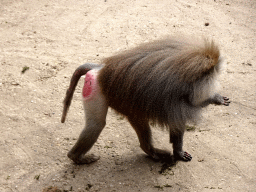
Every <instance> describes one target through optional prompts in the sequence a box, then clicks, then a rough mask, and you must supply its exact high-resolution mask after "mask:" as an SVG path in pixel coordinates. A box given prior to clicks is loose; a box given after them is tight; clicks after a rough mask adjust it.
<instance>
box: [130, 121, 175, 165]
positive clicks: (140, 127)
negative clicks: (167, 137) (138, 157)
mask: <svg viewBox="0 0 256 192" xmlns="http://www.w3.org/2000/svg"><path fill="white" fill-rule="evenodd" d="M128 120H129V122H130V124H131V125H132V127H133V128H134V130H135V131H136V133H137V135H138V138H139V141H140V147H141V149H142V150H143V151H144V152H145V153H147V154H148V155H149V156H151V157H152V158H153V159H156V160H160V159H161V160H168V159H170V158H171V156H170V152H168V151H165V150H162V149H157V148H154V147H153V145H152V136H151V130H150V126H149V124H148V122H147V121H146V120H144V119H139V118H134V117H128Z"/></svg>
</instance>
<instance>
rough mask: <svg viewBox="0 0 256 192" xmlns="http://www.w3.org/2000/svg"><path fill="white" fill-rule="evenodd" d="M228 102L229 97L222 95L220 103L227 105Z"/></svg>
mask: <svg viewBox="0 0 256 192" xmlns="http://www.w3.org/2000/svg"><path fill="white" fill-rule="evenodd" d="M229 103H230V101H229V98H228V97H223V101H222V105H225V106H229Z"/></svg>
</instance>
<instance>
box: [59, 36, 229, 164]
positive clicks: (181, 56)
mask: <svg viewBox="0 0 256 192" xmlns="http://www.w3.org/2000/svg"><path fill="white" fill-rule="evenodd" d="M102 63H103V65H97V64H90V63H86V64H84V65H81V66H80V67H78V68H77V69H76V71H75V72H74V74H73V76H72V79H71V81H70V86H69V89H68V90H67V92H66V97H65V99H64V109H63V115H62V120H61V122H62V123H63V122H65V118H66V114H67V111H68V108H69V106H70V104H71V100H72V96H73V93H74V90H75V87H76V85H77V82H78V80H79V79H80V77H81V76H82V75H85V74H86V77H85V84H84V87H83V103H84V109H85V113H86V123H85V128H84V129H83V131H82V133H81V134H80V136H79V138H78V140H77V142H76V144H75V145H74V147H73V148H72V149H71V150H70V151H69V153H68V157H69V158H70V159H72V160H73V161H74V162H75V163H77V164H84V163H91V162H94V161H96V160H98V159H99V157H97V156H94V155H85V154H86V153H87V152H88V151H89V150H90V149H91V147H92V146H93V144H94V143H95V142H96V140H97V138H98V137H99V135H100V133H101V131H102V129H103V128H104V126H105V124H106V115H107V110H108V107H111V108H113V109H114V110H115V111H116V112H117V113H119V114H122V115H123V116H125V117H126V118H127V119H128V121H129V122H130V124H131V125H132V127H133V128H134V130H135V132H136V133H137V135H138V138H139V141H140V147H141V148H142V150H143V151H144V152H145V153H146V154H148V155H149V156H151V157H152V158H153V159H159V160H168V159H169V158H170V157H174V158H175V160H183V161H190V160H191V159H192V157H191V155H190V154H188V153H187V152H185V151H183V149H182V146H183V134H184V131H185V125H186V123H187V122H195V121H196V120H197V119H198V118H197V117H198V116H199V114H200V111H201V109H202V108H203V107H205V106H207V105H209V104H216V105H226V106H228V105H229V103H230V102H229V99H228V98H227V97H223V96H221V95H219V94H218V93H216V76H217V74H218V73H219V72H220V69H221V65H222V63H223V62H222V61H221V57H220V52H219V48H218V46H217V45H216V44H215V43H214V42H213V41H209V40H206V39H200V40H195V39H193V38H184V37H179V38H178V37H167V38H164V39H160V40H156V41H153V42H150V43H144V44H142V45H139V46H138V47H135V48H133V49H131V50H127V51H123V52H121V53H119V54H117V55H114V56H111V57H108V58H105V59H103V61H102ZM149 122H150V123H152V124H154V125H156V124H157V125H159V126H161V127H164V128H167V129H168V131H169V135H170V143H172V145H173V155H171V153H170V152H169V151H165V150H161V149H157V148H154V147H153V145H152V137H151V129H150V126H149Z"/></svg>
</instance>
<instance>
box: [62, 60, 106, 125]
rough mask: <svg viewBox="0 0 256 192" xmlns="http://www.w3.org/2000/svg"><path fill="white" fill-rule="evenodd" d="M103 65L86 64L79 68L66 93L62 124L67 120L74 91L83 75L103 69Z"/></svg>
mask: <svg viewBox="0 0 256 192" xmlns="http://www.w3.org/2000/svg"><path fill="white" fill-rule="evenodd" d="M101 67H102V65H98V64H92V63H85V64H83V65H81V66H79V67H78V68H77V69H76V70H75V72H74V73H73V76H72V78H71V80H70V85H69V88H68V90H67V92H66V97H65V99H64V101H63V104H64V107H63V112H62V117H61V123H64V122H65V120H66V115H67V112H68V109H69V106H70V104H71V100H72V98H73V94H74V91H75V89H76V85H77V83H78V81H79V79H80V77H81V76H82V75H85V74H86V73H87V72H88V71H90V70H92V69H96V68H101Z"/></svg>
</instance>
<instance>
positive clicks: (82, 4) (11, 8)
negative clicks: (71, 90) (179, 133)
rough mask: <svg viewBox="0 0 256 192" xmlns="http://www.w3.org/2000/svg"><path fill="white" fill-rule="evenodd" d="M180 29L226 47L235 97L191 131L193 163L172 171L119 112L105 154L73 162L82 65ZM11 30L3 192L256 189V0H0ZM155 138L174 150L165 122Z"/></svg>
mask: <svg viewBox="0 0 256 192" xmlns="http://www.w3.org/2000/svg"><path fill="white" fill-rule="evenodd" d="M205 23H209V25H208V26H206V25H205ZM180 33H184V34H189V35H190V34H198V35H200V36H201V35H203V36H207V37H210V38H213V39H215V41H216V42H218V43H219V45H220V48H221V53H222V55H223V56H224V58H225V59H226V62H227V67H226V69H225V70H224V72H223V74H222V75H221V76H220V80H221V88H222V91H221V94H223V95H225V96H228V97H230V99H231V100H232V103H231V105H230V106H229V107H225V106H210V107H208V108H207V109H206V110H204V113H203V120H202V121H201V122H200V123H199V124H198V125H196V129H195V130H194V131H189V132H186V134H185V143H184V148H185V150H187V151H188V152H190V153H191V154H192V155H193V159H192V161H191V162H187V163H185V162H178V163H177V164H176V165H174V166H170V167H167V168H166V167H165V165H164V164H163V163H161V162H154V161H152V160H151V159H150V158H147V156H146V155H145V154H144V153H143V151H142V150H141V149H140V147H139V142H138V139H137V136H136V134H135V132H134V130H133V129H132V128H131V126H130V125H129V123H128V122H127V121H126V120H125V119H122V118H121V117H119V116H117V115H116V114H115V113H114V112H113V111H111V110H109V113H108V117H107V126H106V128H105V129H104V130H103V132H102V134H101V135H100V137H99V139H98V141H97V143H96V144H95V145H94V147H93V148H92V150H91V152H92V153H95V154H97V155H100V156H101V159H100V160H99V161H97V162H96V163H93V164H90V165H80V166H78V165H75V164H73V163H72V162H71V160H69V159H68V158H67V156H66V154H67V152H68V151H69V150H70V149H71V147H72V146H73V145H74V143H75V142H76V139H77V137H78V135H79V133H80V131H81V130H82V128H83V126H84V112H83V107H82V102H81V88H82V84H83V81H82V80H81V81H80V82H79V85H78V88H77V90H76V93H75V95H74V99H73V103H72V105H71V108H70V111H69V114H68V119H67V121H66V123H65V124H61V123H60V117H61V111H62V100H63V98H64V95H65V90H66V89H67V87H68V84H69V80H70V77H71V75H72V73H73V71H74V70H75V68H76V67H78V66H79V65H81V64H83V63H85V62H94V63H99V62H100V59H102V58H103V57H105V56H110V55H112V54H113V53H115V52H117V51H118V50H124V49H127V48H130V47H133V46H135V45H137V44H139V43H141V42H146V41H150V40H153V39H156V38H160V37H163V36H165V35H170V34H180ZM0 37H1V38H0V50H1V51H0V64H1V68H0V123H1V125H0V126H1V129H0V169H1V174H0V191H1V192H2V191H3V192H10V191H22V192H23V191H25V192H27V191H43V190H44V191H58V190H57V189H59V191H147V192H151V191H152V192H154V191H199V192H201V191H203V192H204V191H225V192H226V191H232V192H241V191H256V155H255V149H256V148H255V147H256V141H255V138H256V131H255V128H256V102H255V98H256V95H255V94H256V51H255V50H256V49H255V48H256V1H254V0H232V1H231V0H229V1H228V0H227V1H226V0H191V1H189V0H160V1H159V0H152V1H146V0H141V1H135V0H126V1H124V0H121V1H117V0H105V1H104V0H96V1H89V0H77V1H65V0H59V1H47V0H40V1H39V0H30V1H29V0H23V1H21V0H14V1H8V0H0ZM24 67H29V69H28V70H26V71H25V73H22V70H23V69H24ZM154 143H155V145H156V146H158V147H161V148H165V149H169V150H171V149H172V148H171V145H170V144H169V142H168V133H167V132H163V131H160V129H154ZM161 170H163V171H162V172H161ZM51 186H52V187H51ZM54 187H55V188H54ZM50 189H51V190H50Z"/></svg>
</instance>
